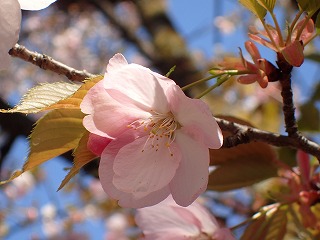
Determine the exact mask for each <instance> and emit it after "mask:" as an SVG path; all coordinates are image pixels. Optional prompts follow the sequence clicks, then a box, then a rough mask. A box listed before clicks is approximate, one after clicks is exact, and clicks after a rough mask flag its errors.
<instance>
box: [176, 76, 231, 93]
mask: <svg viewBox="0 0 320 240" xmlns="http://www.w3.org/2000/svg"><path fill="white" fill-rule="evenodd" d="M223 74H225V73H224V72H223V73H220V74H216V75H211V76H209V77H206V78H202V79H200V80H198V81H195V82H193V83H190V84H188V85H186V86H183V87H182V88H181V89H182V91H186V90H187V89H189V88H191V87H194V86H196V85H198V84H201V83H204V82H206V81H209V80H211V79H213V78H216V77H219V76H222V75H223Z"/></svg>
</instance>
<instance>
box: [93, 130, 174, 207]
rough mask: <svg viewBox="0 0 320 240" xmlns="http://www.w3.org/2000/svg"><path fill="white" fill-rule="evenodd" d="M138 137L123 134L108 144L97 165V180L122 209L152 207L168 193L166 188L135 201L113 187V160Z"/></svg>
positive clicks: (127, 133)
mask: <svg viewBox="0 0 320 240" xmlns="http://www.w3.org/2000/svg"><path fill="white" fill-rule="evenodd" d="M132 133H133V134H132ZM138 135H139V134H138V133H135V132H134V131H127V132H124V133H123V134H122V135H121V136H120V137H119V138H117V139H116V140H113V141H112V142H111V143H110V144H108V146H107V147H106V148H105V150H104V151H103V153H102V155H101V160H100V164H99V178H100V181H101V184H102V187H103V189H104V191H105V192H106V193H107V194H108V195H109V196H110V197H111V198H113V199H117V200H119V202H118V203H119V205H120V206H122V207H130V208H141V207H147V206H152V205H155V204H157V203H159V202H161V201H162V200H163V199H165V198H166V197H167V196H168V195H169V193H170V190H169V188H168V186H166V187H164V188H163V189H160V190H158V191H155V192H152V193H150V194H149V195H148V196H146V197H143V198H139V199H137V198H135V197H134V196H133V194H130V193H125V192H122V191H120V190H118V189H117V188H116V187H115V186H114V185H113V177H114V171H113V163H114V159H115V157H116V155H117V154H118V152H119V150H120V148H121V147H123V146H124V145H127V144H129V143H130V142H132V141H134V140H135V139H136V138H137V136H138Z"/></svg>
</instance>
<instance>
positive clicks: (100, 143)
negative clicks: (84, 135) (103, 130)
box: [87, 133, 111, 156]
mask: <svg viewBox="0 0 320 240" xmlns="http://www.w3.org/2000/svg"><path fill="white" fill-rule="evenodd" d="M110 142H111V139H110V138H106V137H101V136H99V135H96V134H93V133H90V134H89V139H88V143H87V146H88V149H89V150H90V151H91V152H93V153H94V154H96V155H97V156H101V154H102V152H103V150H104V149H105V148H106V146H107V145H108V144H109V143H110Z"/></svg>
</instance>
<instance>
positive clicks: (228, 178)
mask: <svg viewBox="0 0 320 240" xmlns="http://www.w3.org/2000/svg"><path fill="white" fill-rule="evenodd" d="M240 146H241V149H239V148H238V147H239V146H237V150H236V151H230V152H228V153H226V154H225V153H223V154H224V155H225V156H227V155H228V157H226V158H225V159H223V160H222V159H221V158H220V159H219V161H224V163H222V164H221V165H218V166H217V167H216V169H214V170H213V171H212V172H211V173H210V175H209V182H208V189H209V190H214V191H228V190H232V189H237V188H241V187H246V186H250V185H252V184H254V183H257V182H260V181H262V180H264V179H267V178H270V177H275V176H277V167H276V166H275V165H274V164H273V163H272V160H273V157H274V156H273V153H272V152H273V151H272V150H270V149H268V148H267V146H265V145H264V144H263V143H253V144H245V145H240ZM232 149H233V148H232ZM263 149H265V150H263ZM220 150H229V149H220ZM218 151H219V150H218ZM271 153H272V154H271ZM213 158H215V154H213Z"/></svg>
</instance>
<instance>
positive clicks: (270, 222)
mask: <svg viewBox="0 0 320 240" xmlns="http://www.w3.org/2000/svg"><path fill="white" fill-rule="evenodd" d="M287 211H288V207H287V206H286V205H285V206H281V207H279V208H278V209H276V210H275V211H273V209H271V210H270V211H268V212H262V213H261V216H260V217H259V218H257V219H255V220H254V221H252V222H251V224H250V225H249V226H248V227H247V228H246V230H245V232H244V234H243V235H242V237H241V240H252V239H259V240H282V239H284V236H285V234H286V231H287V222H288V218H287Z"/></svg>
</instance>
